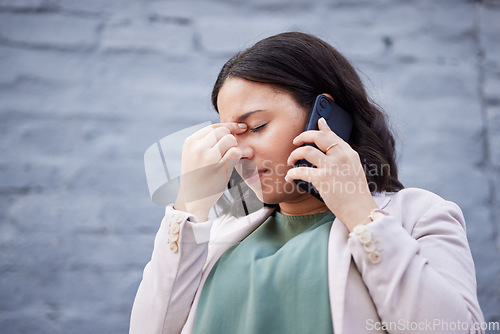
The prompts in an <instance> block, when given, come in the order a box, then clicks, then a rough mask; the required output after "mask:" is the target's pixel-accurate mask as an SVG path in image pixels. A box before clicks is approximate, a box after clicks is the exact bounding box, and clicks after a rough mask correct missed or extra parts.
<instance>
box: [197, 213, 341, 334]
mask: <svg viewBox="0 0 500 334" xmlns="http://www.w3.org/2000/svg"><path fill="white" fill-rule="evenodd" d="M334 218H335V216H334V215H333V214H332V213H331V212H330V211H327V212H322V213H317V214H313V215H307V216H286V215H283V214H281V213H279V212H275V213H274V214H273V215H272V216H270V217H269V218H268V219H266V221H264V223H262V224H261V225H260V226H259V227H258V228H257V229H256V230H255V231H253V232H252V233H251V234H250V235H249V236H247V237H246V238H245V239H244V240H243V241H242V242H240V243H237V244H236V245H234V246H232V247H230V248H229V249H228V250H227V251H226V252H225V253H224V254H223V255H222V256H221V257H220V259H219V260H218V261H217V263H216V264H215V266H214V267H213V268H212V270H211V272H210V274H209V276H208V277H207V281H206V282H205V285H204V286H203V291H202V293H201V296H200V302H199V305H198V310H197V315H196V320H195V326H194V332H193V333H204V334H206V333H209V334H225V333H228V334H235V333H238V334H247V333H254V334H262V333H273V334H276V333H286V334H293V333H301V334H302V333H315V334H322V333H329V334H331V333H333V324H332V316H331V312H330V300H329V293H328V263H327V255H328V254H327V253H328V237H329V233H330V227H331V224H332V222H333V220H334Z"/></svg>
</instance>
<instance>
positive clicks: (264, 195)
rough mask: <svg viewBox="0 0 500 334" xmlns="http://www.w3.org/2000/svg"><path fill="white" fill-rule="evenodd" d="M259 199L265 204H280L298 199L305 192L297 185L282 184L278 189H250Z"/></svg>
mask: <svg viewBox="0 0 500 334" xmlns="http://www.w3.org/2000/svg"><path fill="white" fill-rule="evenodd" d="M250 188H251V189H252V190H253V192H254V193H255V195H256V196H257V198H258V199H259V200H260V201H262V202H263V203H267V204H279V203H282V202H287V201H290V200H293V199H296V198H297V197H299V196H302V195H303V194H304V191H303V190H302V189H300V188H299V186H297V185H296V184H295V183H293V184H292V183H282V184H280V186H278V187H265V186H263V187H262V188H260V187H259V188H258V189H255V187H250Z"/></svg>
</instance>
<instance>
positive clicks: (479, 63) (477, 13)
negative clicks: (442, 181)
mask: <svg viewBox="0 0 500 334" xmlns="http://www.w3.org/2000/svg"><path fill="white" fill-rule="evenodd" d="M482 6H483V4H482V2H480V1H477V2H476V3H475V6H474V41H475V43H476V48H477V49H476V71H477V80H478V82H477V94H478V97H479V110H480V113H481V118H482V129H481V138H482V144H483V145H482V146H483V159H482V161H481V162H480V165H479V168H481V169H483V170H484V172H485V173H486V176H487V179H488V187H489V189H488V190H489V191H488V194H489V199H488V209H489V219H490V224H491V236H492V239H493V244H494V245H495V246H496V247H497V248H498V230H497V226H496V224H495V222H496V219H495V218H496V217H495V210H494V209H495V207H494V203H495V199H496V189H495V184H494V180H493V172H492V170H493V169H492V165H491V156H490V140H489V138H490V137H489V134H490V128H489V125H488V124H489V123H488V111H487V108H486V97H485V94H484V81H485V71H484V61H485V51H484V46H483V43H482V41H481V10H482Z"/></svg>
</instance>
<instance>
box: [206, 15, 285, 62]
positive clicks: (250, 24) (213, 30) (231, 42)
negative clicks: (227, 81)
mask: <svg viewBox="0 0 500 334" xmlns="http://www.w3.org/2000/svg"><path fill="white" fill-rule="evenodd" d="M287 27H288V22H287V21H286V20H285V19H283V18H280V17H277V18H275V19H273V20H270V19H268V20H262V19H260V21H259V19H258V18H255V17H254V18H247V17H245V18H243V17H240V18H236V17H231V18H227V19H226V20H224V21H221V20H219V19H216V18H207V19H203V18H200V20H199V23H198V31H199V33H200V44H201V46H202V48H203V50H206V51H208V52H210V53H214V54H226V55H231V54H233V53H236V52H238V51H240V50H242V49H244V48H247V47H249V46H251V45H252V44H253V43H255V42H257V41H259V40H260V39H263V38H265V37H268V36H271V35H275V34H277V33H280V32H282V31H283V30H285V29H286V28H287Z"/></svg>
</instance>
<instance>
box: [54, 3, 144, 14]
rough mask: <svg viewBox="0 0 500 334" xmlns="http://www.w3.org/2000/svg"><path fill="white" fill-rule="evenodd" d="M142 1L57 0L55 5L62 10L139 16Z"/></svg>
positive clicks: (142, 4)
mask: <svg viewBox="0 0 500 334" xmlns="http://www.w3.org/2000/svg"><path fill="white" fill-rule="evenodd" d="M143 6H144V1H133V0H106V1H99V0H87V1H84V2H83V1H74V0H57V7H58V8H60V9H61V10H63V11H69V12H77V13H89V14H98V15H101V16H102V15H106V16H109V15H110V14H112V15H113V17H114V16H116V15H119V16H123V15H128V16H140V15H142V14H143V12H142V10H141V9H142V8H143Z"/></svg>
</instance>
